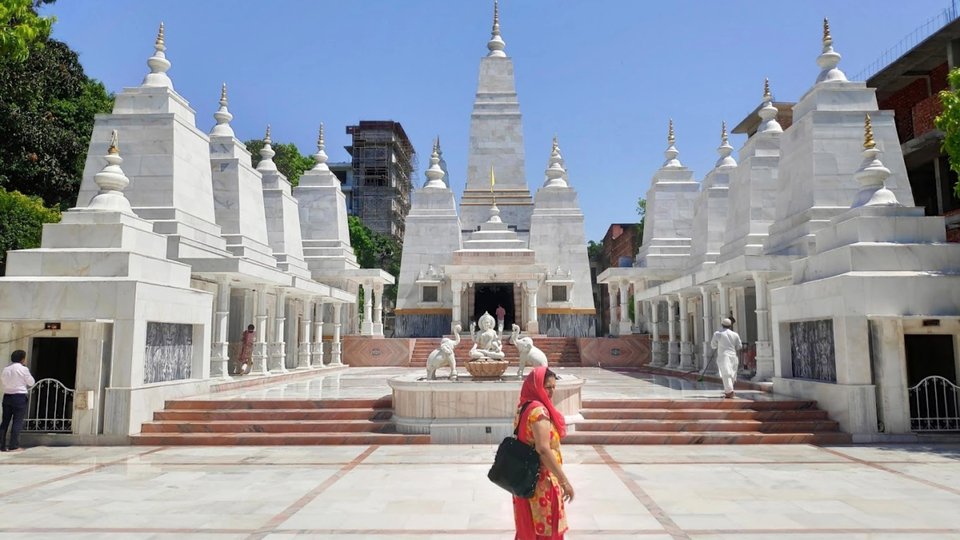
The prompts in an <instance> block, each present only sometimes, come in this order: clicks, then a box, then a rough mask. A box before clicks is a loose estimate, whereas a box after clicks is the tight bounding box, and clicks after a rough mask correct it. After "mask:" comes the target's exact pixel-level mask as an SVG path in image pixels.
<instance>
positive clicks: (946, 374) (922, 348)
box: [904, 334, 960, 432]
mask: <svg viewBox="0 0 960 540" xmlns="http://www.w3.org/2000/svg"><path fill="white" fill-rule="evenodd" d="M904 348H905V352H906V357H907V386H908V389H907V393H908V396H909V400H910V428H911V430H913V431H951V432H956V431H960V386H957V358H956V356H955V353H954V350H953V336H952V335H950V334H920V335H912V334H907V335H905V336H904Z"/></svg>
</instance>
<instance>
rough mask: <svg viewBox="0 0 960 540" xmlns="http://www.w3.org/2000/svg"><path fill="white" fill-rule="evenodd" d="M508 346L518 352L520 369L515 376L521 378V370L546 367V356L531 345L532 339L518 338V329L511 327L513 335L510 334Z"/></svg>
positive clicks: (526, 337)
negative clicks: (528, 366)
mask: <svg viewBox="0 0 960 540" xmlns="http://www.w3.org/2000/svg"><path fill="white" fill-rule="evenodd" d="M510 344H511V345H513V346H514V347H516V348H517V350H518V351H520V369H519V370H518V371H517V375H519V376H521V377H523V368H525V367H527V365H530V367H539V366H545V365H547V355H546V353H544V352H543V351H541V350H540V349H538V348H537V346H536V345H534V344H533V338H531V337H530V336H523V337H520V327H519V326H517V325H516V324H515V325H513V333H512V334H510Z"/></svg>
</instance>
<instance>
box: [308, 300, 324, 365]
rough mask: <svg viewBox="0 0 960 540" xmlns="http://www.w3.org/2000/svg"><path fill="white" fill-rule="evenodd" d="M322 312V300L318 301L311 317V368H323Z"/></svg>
mask: <svg viewBox="0 0 960 540" xmlns="http://www.w3.org/2000/svg"><path fill="white" fill-rule="evenodd" d="M323 311H324V305H323V300H319V301H318V302H317V304H316V313H315V314H314V315H313V347H312V348H311V350H310V352H311V357H312V358H311V359H310V365H311V366H312V367H323Z"/></svg>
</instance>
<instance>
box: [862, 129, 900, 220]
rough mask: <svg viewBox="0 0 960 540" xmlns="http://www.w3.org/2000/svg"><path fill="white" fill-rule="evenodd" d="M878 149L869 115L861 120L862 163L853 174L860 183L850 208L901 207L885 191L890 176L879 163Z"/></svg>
mask: <svg viewBox="0 0 960 540" xmlns="http://www.w3.org/2000/svg"><path fill="white" fill-rule="evenodd" d="M879 156H880V149H879V148H877V143H876V142H875V141H874V140H873V124H872V122H871V120H870V115H869V114H867V115H866V116H865V117H864V120H863V162H862V163H861V164H860V168H859V169H858V170H857V172H856V173H855V174H854V177H855V178H856V179H857V181H858V182H860V191H859V192H858V193H857V197H856V199H855V200H854V201H853V205H851V206H850V208H858V207H861V206H903V205H902V204H900V201H898V200H897V196H896V195H894V193H893V192H892V191H890V190H889V189H887V187H886V185H885V181H886V179H887V178H888V177H889V176H890V169H888V168H886V167H885V166H884V165H883V162H881V161H880V157H879Z"/></svg>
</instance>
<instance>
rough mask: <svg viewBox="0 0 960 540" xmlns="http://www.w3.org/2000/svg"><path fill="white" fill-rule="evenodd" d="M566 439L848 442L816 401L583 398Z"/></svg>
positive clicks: (609, 441)
mask: <svg viewBox="0 0 960 540" xmlns="http://www.w3.org/2000/svg"><path fill="white" fill-rule="evenodd" d="M581 414H582V415H583V417H584V420H583V421H581V422H578V423H577V424H576V430H575V431H574V432H572V433H570V434H569V435H567V438H566V439H565V440H564V444H849V443H851V442H852V439H851V436H850V435H849V434H848V433H843V432H841V431H840V430H839V426H838V424H837V422H835V421H833V420H830V419H829V418H828V416H827V413H826V411H822V410H820V409H818V408H817V404H816V402H815V401H808V400H763V401H751V400H745V399H733V400H707V399H679V400H668V399H629V400H604V399H594V400H584V401H583V404H582V410H581Z"/></svg>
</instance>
